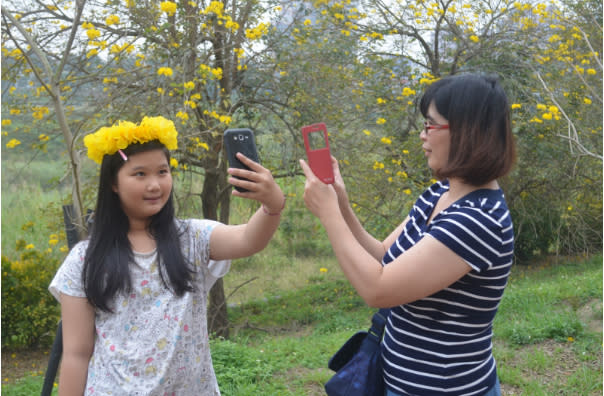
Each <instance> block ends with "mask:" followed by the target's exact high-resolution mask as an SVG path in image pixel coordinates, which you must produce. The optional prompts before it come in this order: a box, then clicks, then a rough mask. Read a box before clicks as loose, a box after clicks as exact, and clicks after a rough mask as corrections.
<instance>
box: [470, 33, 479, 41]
mask: <svg viewBox="0 0 604 396" xmlns="http://www.w3.org/2000/svg"><path fill="white" fill-rule="evenodd" d="M470 40H472V41H473V42H475V43H477V42H479V41H480V39H479V38H478V36H477V35H475V34H473V35H471V36H470Z"/></svg>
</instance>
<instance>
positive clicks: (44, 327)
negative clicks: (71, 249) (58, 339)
mask: <svg viewBox="0 0 604 396" xmlns="http://www.w3.org/2000/svg"><path fill="white" fill-rule="evenodd" d="M16 252H17V254H18V255H19V258H18V259H10V258H8V257H6V256H4V255H2V302H1V304H2V348H4V347H11V348H29V347H35V346H42V345H50V344H51V343H52V340H53V338H54V334H55V331H56V327H57V323H58V321H59V318H60V306H59V304H58V302H57V301H56V300H55V299H54V298H53V296H52V295H51V294H50V292H49V291H48V285H49V284H50V281H51V280H52V277H53V276H54V273H55V272H56V270H57V268H58V266H59V264H60V262H59V259H57V258H56V257H53V255H50V254H47V252H41V251H39V250H36V249H35V248H33V247H32V246H31V245H27V243H26V242H25V241H23V240H19V241H17V246H16Z"/></svg>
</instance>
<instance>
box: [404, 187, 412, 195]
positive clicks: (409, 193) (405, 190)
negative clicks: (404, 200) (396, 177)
mask: <svg viewBox="0 0 604 396" xmlns="http://www.w3.org/2000/svg"><path fill="white" fill-rule="evenodd" d="M403 193H405V194H407V195H411V189H409V188H406V189H404V190H403Z"/></svg>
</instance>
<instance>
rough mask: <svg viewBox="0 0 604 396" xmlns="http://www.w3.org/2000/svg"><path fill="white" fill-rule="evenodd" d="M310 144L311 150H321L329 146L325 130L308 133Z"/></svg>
mask: <svg viewBox="0 0 604 396" xmlns="http://www.w3.org/2000/svg"><path fill="white" fill-rule="evenodd" d="M308 145H309V146H310V149H311V150H313V151H314V150H320V149H324V148H325V147H327V146H326V145H325V136H324V135H323V131H314V132H310V133H309V134H308Z"/></svg>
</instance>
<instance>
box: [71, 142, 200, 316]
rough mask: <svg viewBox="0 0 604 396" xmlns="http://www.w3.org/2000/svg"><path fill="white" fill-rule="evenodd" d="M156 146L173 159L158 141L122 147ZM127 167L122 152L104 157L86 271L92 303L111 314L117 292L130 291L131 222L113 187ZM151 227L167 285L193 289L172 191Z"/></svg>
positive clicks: (127, 151) (178, 291)
mask: <svg viewBox="0 0 604 396" xmlns="http://www.w3.org/2000/svg"><path fill="white" fill-rule="evenodd" d="M158 149H159V150H162V151H163V152H164V154H165V155H166V158H167V160H168V163H169V162H170V152H169V151H168V149H166V147H165V146H164V145H163V144H162V143H160V142H159V141H157V140H153V141H150V142H147V143H135V144H131V145H129V146H128V147H127V148H125V149H123V150H122V151H123V152H124V154H126V156H128V157H130V156H132V155H136V154H137V153H141V152H144V151H150V150H158ZM123 165H124V160H123V159H122V157H121V156H120V155H119V154H118V153H115V154H113V155H105V156H104V157H103V162H102V163H101V174H100V178H99V189H98V198H97V204H96V210H95V213H94V221H93V224H92V230H91V233H90V240H89V243H88V248H87V250H86V256H85V259H84V268H83V271H82V279H83V282H84V290H85V293H86V297H87V298H88V301H89V302H90V303H91V304H92V305H93V306H94V307H95V308H98V309H100V310H103V311H106V312H112V310H113V307H112V306H111V301H112V300H113V298H114V297H115V295H116V294H119V293H129V292H130V291H131V290H132V280H131V277H130V263H133V256H134V254H133V252H132V246H131V244H130V241H129V240H128V230H129V221H128V216H126V213H124V211H123V210H122V207H121V204H120V199H119V197H118V195H117V194H116V193H115V192H114V191H113V188H112V187H113V186H114V185H115V184H116V183H117V173H118V171H119V170H120V168H121V167H122V166H123ZM148 231H149V233H150V234H151V235H152V236H153V238H155V242H156V246H157V254H158V261H159V263H158V265H159V268H158V272H159V274H160V277H161V280H162V282H163V284H164V286H166V288H168V289H170V290H172V291H173V292H174V293H175V294H176V295H177V296H182V295H183V294H184V293H185V292H187V291H192V290H193V289H194V287H193V285H192V274H193V268H192V267H191V266H190V265H189V264H188V263H187V262H186V260H185V258H184V256H183V254H182V251H181V248H180V236H179V235H180V233H179V230H178V229H177V225H176V222H175V217H174V199H173V194H172V191H170V197H169V199H168V201H167V202H166V204H165V205H164V207H163V208H162V209H161V210H160V211H159V212H158V213H157V214H155V215H154V216H152V217H151V221H150V223H149V229H148ZM166 278H167V279H166Z"/></svg>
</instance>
